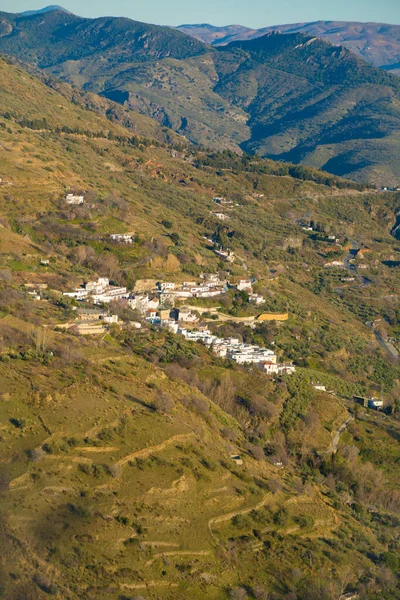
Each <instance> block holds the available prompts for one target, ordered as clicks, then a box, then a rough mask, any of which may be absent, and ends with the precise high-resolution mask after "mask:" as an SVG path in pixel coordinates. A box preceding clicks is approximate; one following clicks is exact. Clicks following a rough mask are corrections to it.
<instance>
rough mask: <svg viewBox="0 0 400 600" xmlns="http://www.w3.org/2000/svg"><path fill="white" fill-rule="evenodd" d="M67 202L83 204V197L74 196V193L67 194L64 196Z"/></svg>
mask: <svg viewBox="0 0 400 600" xmlns="http://www.w3.org/2000/svg"><path fill="white" fill-rule="evenodd" d="M65 201H66V203H67V204H83V203H84V201H85V199H84V197H83V196H76V195H75V194H67V195H66V196H65Z"/></svg>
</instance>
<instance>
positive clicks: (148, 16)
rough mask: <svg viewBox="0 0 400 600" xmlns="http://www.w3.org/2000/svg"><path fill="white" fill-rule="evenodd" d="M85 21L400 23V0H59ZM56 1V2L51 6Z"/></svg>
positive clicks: (24, 6) (28, 3)
mask: <svg viewBox="0 0 400 600" xmlns="http://www.w3.org/2000/svg"><path fill="white" fill-rule="evenodd" d="M57 2H59V3H60V4H61V5H62V6H64V8H66V9H68V10H70V11H71V12H73V13H75V14H78V15H81V16H84V17H99V16H104V15H112V16H126V17H130V18H132V19H136V20H137V21H145V22H148V23H157V24H160V25H161V24H165V25H180V24H182V23H212V24H214V25H228V24H232V23H240V24H242V25H248V26H250V27H264V26H267V25H278V24H284V23H297V22H302V21H317V20H319V19H322V20H340V21H378V22H383V23H396V24H400V0H199V1H196V0H148V1H147V2H146V1H143V0H140V1H139V0H112V1H111V2H110V0H64V1H60V0H56V2H54V4H56V3H57ZM50 3H51V0H50V2H49V4H50ZM43 6H46V4H41V3H40V0H0V10H2V11H6V12H21V11H24V10H32V9H37V8H42V7H43Z"/></svg>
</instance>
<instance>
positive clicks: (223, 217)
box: [211, 211, 230, 221]
mask: <svg viewBox="0 0 400 600" xmlns="http://www.w3.org/2000/svg"><path fill="white" fill-rule="evenodd" d="M211 215H212V216H213V217H215V218H216V219H219V220H220V221H229V219H230V217H229V216H228V215H225V214H224V213H221V212H214V211H212V212H211Z"/></svg>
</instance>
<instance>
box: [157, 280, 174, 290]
mask: <svg viewBox="0 0 400 600" xmlns="http://www.w3.org/2000/svg"><path fill="white" fill-rule="evenodd" d="M157 287H158V289H159V290H161V291H162V292H164V291H166V290H174V289H175V283H173V282H172V281H159V282H158V283H157Z"/></svg>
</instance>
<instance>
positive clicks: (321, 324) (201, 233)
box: [0, 59, 400, 600]
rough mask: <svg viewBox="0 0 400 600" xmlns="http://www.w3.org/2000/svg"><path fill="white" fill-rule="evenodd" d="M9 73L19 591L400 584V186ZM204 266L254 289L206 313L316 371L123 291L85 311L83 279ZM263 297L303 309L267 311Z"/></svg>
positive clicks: (13, 576) (5, 561) (299, 590)
mask: <svg viewBox="0 0 400 600" xmlns="http://www.w3.org/2000/svg"><path fill="white" fill-rule="evenodd" d="M0 84H1V85H0V115H1V116H0V158H1V173H0V177H1V182H0V210H1V226H0V438H1V442H2V458H1V462H0V527H1V533H2V536H1V538H0V548H1V552H0V586H1V587H0V597H1V596H2V597H3V598H5V599H7V600H22V599H24V600H27V599H28V600H29V599H33V600H44V599H45V598H49V597H50V598H54V599H55V600H64V599H66V598H70V599H71V600H91V599H93V600H94V599H96V600H122V599H124V600H125V599H127V598H129V599H130V598H146V600H185V599H186V598H188V597H190V598H193V600H197V599H198V600H200V599H203V598H207V599H210V600H228V599H231V600H232V599H236V600H237V599H240V600H245V599H250V600H255V599H258V600H260V599H267V598H272V599H273V600H288V598H296V600H317V599H318V600H328V599H330V598H338V597H340V595H343V594H353V595H354V594H356V593H357V594H359V596H360V598H363V600H364V599H365V600H378V598H379V600H396V598H397V597H398V593H399V589H400V583H399V582H400V574H399V565H398V560H397V556H398V552H399V542H398V532H399V523H400V521H399V511H400V489H399V483H398V482H399V481H400V479H399V475H400V474H399V447H398V439H399V436H400V426H399V420H398V411H399V410H400V406H399V395H398V390H399V385H400V384H399V380H400V372H399V365H398V363H397V362H396V361H392V360H391V359H390V357H389V356H388V354H387V352H386V351H385V349H384V348H383V347H381V346H380V345H379V344H378V341H377V338H376V335H374V331H373V330H371V328H370V327H369V326H368V325H366V321H374V322H375V324H376V327H377V328H378V330H377V331H378V332H380V334H381V335H382V336H384V335H386V336H389V337H390V339H392V340H393V343H397V342H395V341H394V340H395V339H398V336H399V331H400V329H399V327H400V311H399V299H398V294H397V291H398V288H399V285H400V276H399V272H398V267H396V266H393V264H394V265H395V264H398V263H400V260H399V257H400V249H399V248H398V242H397V240H396V239H395V238H394V237H393V236H392V235H391V233H390V232H391V231H392V229H393V227H394V225H395V223H396V213H397V212H398V208H399V203H400V197H399V194H396V193H387V194H380V193H377V192H375V191H372V190H363V189H361V186H357V185H355V184H353V183H351V182H346V181H344V180H341V179H339V178H335V177H332V176H331V175H328V174H326V173H322V172H319V171H316V170H312V169H306V168H304V167H297V166H293V165H292V166H289V165H284V164H281V163H274V162H272V161H269V160H261V159H259V158H257V157H250V156H247V155H243V156H240V157H239V156H237V155H236V154H235V153H233V152H228V151H225V152H222V153H215V154H213V153H212V152H210V151H205V150H203V149H196V148H192V147H189V146H187V145H179V144H175V145H173V146H171V145H167V144H165V143H160V142H158V141H155V140H149V139H147V138H145V137H140V136H134V135H133V134H132V132H131V131H130V130H128V129H125V128H123V127H122V126H120V125H118V124H116V123H113V122H111V121H110V120H108V119H106V118H104V117H103V116H101V115H99V114H96V113H95V112H92V111H88V110H86V109H84V108H83V107H82V106H78V105H76V104H74V103H71V102H69V101H68V100H67V99H66V98H65V96H63V95H60V94H59V93H58V92H56V91H55V90H52V89H50V88H49V87H47V86H46V85H44V84H43V83H42V82H41V81H40V80H38V79H36V78H35V77H33V76H32V75H31V74H28V73H27V72H25V71H23V70H22V69H21V68H18V67H16V66H14V65H11V64H9V63H8V62H6V61H4V60H2V59H0ZM70 192H74V193H75V194H82V195H83V196H84V202H83V203H82V204H77V205H68V204H67V202H66V199H65V195H66V194H67V193H70ZM215 196H224V197H225V198H227V199H229V201H231V202H232V204H233V206H232V207H231V208H226V209H223V208H221V206H222V205H219V207H220V210H224V212H229V220H227V221H221V220H220V219H218V217H216V216H215V210H216V207H217V204H216V203H215V202H214V201H213V198H214V197H215ZM78 197H79V196H78ZM311 224H312V226H311ZM124 232H132V235H133V238H134V239H133V240H132V244H117V243H114V242H112V241H111V240H110V234H111V233H124ZM332 234H333V235H334V238H335V242H332V240H329V235H332ZM210 238H213V239H214V240H217V239H218V245H217V242H216V241H215V243H214V244H210V242H209V240H210ZM355 246H357V250H355V249H354V248H355ZM218 248H223V249H227V248H229V249H230V250H231V251H233V252H234V255H235V260H234V261H233V262H229V261H228V260H225V259H224V258H223V257H222V256H221V255H218V254H217V253H216V250H218ZM358 248H359V250H358ZM351 251H353V254H352V256H353V257H354V258H352V260H353V261H354V262H353V263H351V264H350V263H346V260H348V254H349V252H351ZM333 260H336V261H338V262H339V263H341V264H342V268H331V267H329V268H325V267H324V265H326V264H327V263H330V262H332V261H333ZM47 261H48V262H47ZM389 263H390V264H389ZM346 264H347V267H346ZM364 264H365V265H366V267H365V268H364V267H363V265H364ZM203 272H208V273H211V274H215V275H217V276H218V277H225V278H227V279H228V280H230V281H231V282H232V286H231V287H230V288H229V290H228V291H227V292H226V291H225V292H224V293H223V294H222V295H221V297H219V298H217V299H205V300H202V299H201V298H195V299H193V300H192V302H194V303H197V304H196V306H195V309H196V310H197V312H198V313H199V315H200V320H199V322H198V327H199V328H200V327H203V326H207V327H209V328H210V329H212V331H215V332H216V333H217V334H218V335H221V336H224V337H230V336H233V337H234V336H239V337H240V338H241V339H242V340H243V341H245V342H247V343H248V344H257V345H258V346H261V347H264V348H271V347H274V351H275V352H276V354H277V356H278V358H279V361H282V362H292V361H293V362H294V364H295V366H296V372H295V373H294V374H292V375H280V376H278V377H273V376H270V375H267V374H266V373H265V372H263V371H262V370H261V369H259V368H257V367H251V366H241V365H240V364H237V363H235V362H234V361H233V360H229V359H227V358H223V357H218V356H217V355H216V354H215V353H214V352H213V351H212V349H211V348H208V347H206V346H205V345H203V344H201V343H195V342H191V341H189V340H187V339H185V338H184V336H182V335H177V334H173V333H171V332H169V331H168V329H167V328H160V327H159V326H157V325H156V324H151V323H150V322H149V321H146V320H145V318H144V316H143V315H139V314H138V312H137V311H133V310H131V309H130V308H129V307H128V306H127V305H126V304H124V303H123V302H122V303H118V302H114V303H111V304H110V305H109V306H108V310H109V311H110V313H118V315H119V317H120V319H119V322H118V323H115V322H114V323H112V324H110V325H109V326H108V327H107V328H106V329H105V330H104V331H103V330H102V331H101V333H97V334H92V335H80V334H79V331H78V328H77V327H76V326H75V327H72V328H70V329H65V326H66V325H67V324H68V323H70V322H71V321H72V322H75V323H77V322H78V318H79V317H78V315H79V308H81V306H82V304H81V303H77V302H76V301H75V300H73V299H71V298H69V297H66V296H63V295H62V293H63V292H67V291H70V290H71V289H73V288H74V287H77V286H79V285H80V284H82V283H83V282H88V281H90V280H93V279H97V277H99V276H100V277H103V278H104V277H107V278H110V280H112V282H113V285H114V286H117V285H118V286H126V287H127V288H128V289H129V290H130V291H132V290H133V288H136V289H138V288H139V287H146V285H149V283H148V282H149V281H152V282H156V281H161V282H166V281H168V282H171V281H172V282H175V283H176V285H177V286H178V284H179V283H182V282H183V281H187V280H188V279H189V280H196V281H197V280H199V279H200V278H201V273H203ZM247 278H251V280H253V286H254V290H255V291H256V292H257V293H258V294H260V295H262V297H263V299H264V304H263V305H262V307H261V308H258V309H257V308H253V307H252V306H251V304H250V303H249V301H248V300H249V298H248V295H247V294H245V293H243V292H241V293H239V292H238V291H235V288H234V287H233V283H234V282H238V281H239V280H242V279H247ZM349 279H350V281H349ZM38 297H39V298H40V299H38ZM211 304H212V305H211ZM86 305H87V306H90V303H89V302H88V303H86ZM215 305H217V307H218V308H219V310H218V314H219V316H218V315H217V318H215V316H216V315H215V313H214V316H213V317H210V315H211V314H212V313H211V311H212V310H214V307H215ZM92 310H94V308H93V307H92ZM260 311H261V312H263V313H265V314H273V315H276V313H277V312H284V311H288V313H289V314H288V318H287V320H283V321H279V322H277V321H267V322H262V321H261V322H258V321H257V322H256V321H255V327H254V328H251V327H250V326H249V325H248V323H249V321H248V318H249V316H250V317H251V316H253V317H254V316H257V315H258V314H259V312H260ZM132 322H134V323H136V324H137V323H138V322H139V323H140V324H141V327H140V328H139V329H138V328H136V327H135V326H134V324H133V323H132ZM313 384H314V386H313ZM316 384H319V389H316V388H315V385H316ZM323 387H324V388H325V390H324V389H323ZM354 394H357V395H365V396H367V397H370V396H378V397H379V398H382V399H383V400H384V402H385V407H386V412H385V414H382V413H379V412H376V411H372V410H369V409H366V408H363V407H362V406H359V405H357V404H355V403H354V402H353V399H352V397H353V395H354ZM349 411H350V412H349ZM353 417H354V419H353ZM336 450H337V452H336ZM237 455H239V456H240V457H241V460H242V461H243V464H240V461H238V460H237V459H234V458H232V457H234V456H237ZM349 565H351V568H349Z"/></svg>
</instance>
